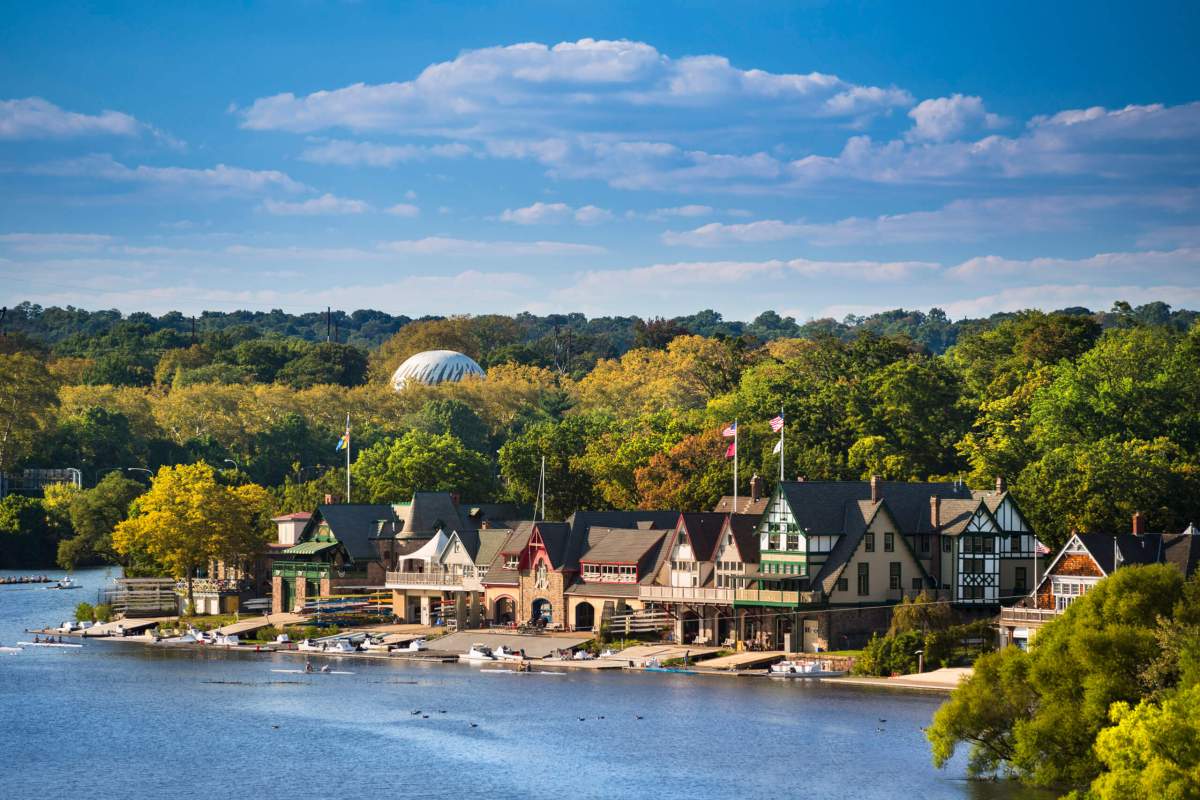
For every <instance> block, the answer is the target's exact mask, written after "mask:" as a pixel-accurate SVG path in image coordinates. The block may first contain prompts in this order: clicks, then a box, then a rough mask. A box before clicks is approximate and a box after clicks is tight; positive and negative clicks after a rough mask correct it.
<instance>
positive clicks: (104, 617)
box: [92, 603, 113, 622]
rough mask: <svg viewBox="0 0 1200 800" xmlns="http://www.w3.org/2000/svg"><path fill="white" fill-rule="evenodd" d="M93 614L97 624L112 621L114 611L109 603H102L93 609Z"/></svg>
mask: <svg viewBox="0 0 1200 800" xmlns="http://www.w3.org/2000/svg"><path fill="white" fill-rule="evenodd" d="M92 613H93V615H94V616H95V618H96V622H110V621H112V616H113V610H112V606H111V605H109V604H108V603H101V604H100V605H98V606H96V607H95V608H93V609H92Z"/></svg>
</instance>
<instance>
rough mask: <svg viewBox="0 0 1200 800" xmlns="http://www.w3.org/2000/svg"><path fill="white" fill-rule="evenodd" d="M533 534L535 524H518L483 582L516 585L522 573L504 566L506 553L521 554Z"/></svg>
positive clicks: (499, 551) (489, 568)
mask: <svg viewBox="0 0 1200 800" xmlns="http://www.w3.org/2000/svg"><path fill="white" fill-rule="evenodd" d="M532 533H533V523H532V522H529V521H526V522H522V523H520V524H518V525H517V526H516V527H515V528H514V529H513V530H511V531H509V533H508V536H506V537H505V539H504V541H503V542H502V543H501V544H500V548H499V549H498V550H497V551H496V555H495V557H493V558H492V563H491V566H489V567H488V573H487V575H485V576H484V578H483V582H484V583H485V584H487V583H504V584H516V583H517V582H518V581H519V580H520V577H521V575H520V573H518V572H517V571H516V570H515V569H509V568H508V567H506V566H504V560H505V559H504V556H505V553H519V552H521V551H522V550H524V549H525V547H526V545H528V544H529V535H530V534H532Z"/></svg>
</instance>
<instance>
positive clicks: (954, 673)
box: [26, 629, 970, 694]
mask: <svg viewBox="0 0 1200 800" xmlns="http://www.w3.org/2000/svg"><path fill="white" fill-rule="evenodd" d="M26 633H29V634H35V635H39V636H40V635H47V636H56V637H61V636H65V637H68V638H71V639H77V640H80V641H82V640H84V639H90V640H92V641H96V642H113V643H120V644H138V645H142V646H143V647H150V648H154V649H157V650H167V651H177V652H220V653H237V654H245V655H251V656H255V655H268V654H269V655H276V654H278V655H285V656H292V657H301V656H302V657H304V658H305V659H306V660H307V659H308V658H321V659H331V660H335V659H336V660H350V661H353V660H367V661H372V662H380V661H394V662H410V663H424V664H458V663H463V662H461V661H460V660H459V657H458V654H457V653H452V652H448V651H439V650H436V649H433V648H430V649H429V650H425V651H422V652H421V653H403V654H395V653H371V652H356V653H325V652H320V651H306V650H298V649H296V647H295V646H291V647H280V646H279V645H277V644H276V643H274V642H266V643H263V644H255V645H250V644H238V645H217V644H199V643H186V644H176V643H168V642H156V641H154V640H153V639H148V638H147V637H145V636H87V635H86V632H82V631H72V632H71V633H62V632H61V631H58V630H55V629H41V630H33V629H31V630H28V631H26ZM523 663H524V664H527V665H529V666H530V667H531V668H536V669H538V670H548V669H549V670H558V669H564V670H591V671H602V672H613V671H621V672H638V673H646V672H653V671H654V670H652V669H648V668H647V667H645V666H637V665H634V664H633V663H632V659H629V658H593V659H587V660H578V661H575V660H570V659H564V660H557V659H540V658H531V659H527V660H526V661H524V662H523ZM496 664H500V665H503V666H510V667H511V666H513V664H512V663H510V662H505V661H487V662H472V663H471V666H477V667H481V668H483V669H487V668H488V667H494V666H495V665H496ZM969 672H970V670H969V669H951V670H934V671H932V672H928V673H922V674H920V675H902V676H896V677H891V678H877V677H871V676H864V675H842V676H835V677H814V678H790V679H783V678H776V679H773V682H776V683H801V684H811V683H820V684H822V685H826V686H843V687H854V688H859V689H861V688H870V689H884V690H889V691H900V692H917V693H924V694H929V693H933V694H949V693H950V692H952V691H953V690H954V688H955V686H956V685H957V684H958V681H959V680H961V679H962V677H963V676H964V675H965V674H969ZM663 674H670V675H687V676H700V677H705V676H707V677H726V678H730V677H732V678H764V679H767V680H772V679H771V678H770V676H769V673H768V672H767V671H766V670H763V669H741V670H739V669H713V668H709V667H705V666H703V661H701V662H699V663H697V664H694V665H692V666H690V667H688V668H686V670H681V671H679V672H670V673H663Z"/></svg>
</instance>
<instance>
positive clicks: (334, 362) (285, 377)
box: [275, 342, 367, 389]
mask: <svg viewBox="0 0 1200 800" xmlns="http://www.w3.org/2000/svg"><path fill="white" fill-rule="evenodd" d="M275 377H276V380H278V381H279V382H281V383H286V384H288V385H289V386H291V387H293V388H295V389H306V388H308V387H310V386H317V385H320V384H336V385H338V386H358V385H360V384H362V383H363V382H364V381H365V380H366V379H367V354H366V352H364V351H363V350H361V349H359V348H357V347H355V346H353V345H348V344H337V343H334V342H322V343H321V344H318V345H313V346H311V347H309V348H307V351H306V352H305V353H304V354H303V355H301V356H300V357H299V358H297V359H294V360H292V361H289V362H288V364H287V366H285V367H283V368H282V369H281V370H279V372H278V373H277V374H276V376H275Z"/></svg>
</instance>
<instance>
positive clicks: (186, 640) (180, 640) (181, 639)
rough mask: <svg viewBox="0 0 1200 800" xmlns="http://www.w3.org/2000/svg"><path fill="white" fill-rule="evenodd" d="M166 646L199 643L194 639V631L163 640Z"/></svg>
mask: <svg viewBox="0 0 1200 800" xmlns="http://www.w3.org/2000/svg"><path fill="white" fill-rule="evenodd" d="M163 641H164V642H165V643H166V644H195V643H196V642H198V641H200V640H199V639H197V638H196V633H195V632H194V631H188V632H187V633H185V634H183V635H182V636H173V637H171V638H170V639H163Z"/></svg>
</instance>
